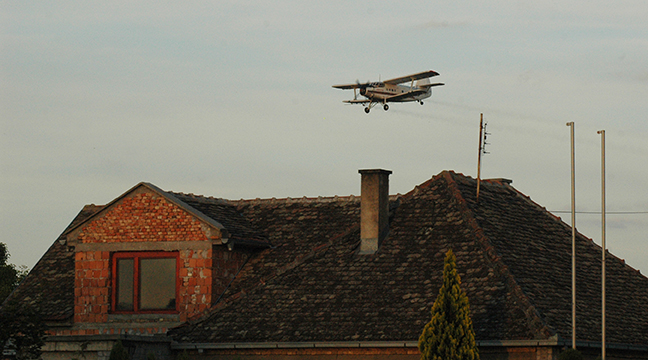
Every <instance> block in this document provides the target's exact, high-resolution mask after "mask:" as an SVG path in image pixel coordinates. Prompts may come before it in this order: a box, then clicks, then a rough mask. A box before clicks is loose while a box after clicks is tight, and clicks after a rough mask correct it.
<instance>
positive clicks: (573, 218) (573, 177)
mask: <svg viewBox="0 0 648 360" xmlns="http://www.w3.org/2000/svg"><path fill="white" fill-rule="evenodd" d="M567 126H569V127H570V128H571V129H570V134H571V225H572V348H573V349H576V166H575V158H576V156H575V152H576V151H575V148H574V122H573V121H572V122H568V123H567Z"/></svg>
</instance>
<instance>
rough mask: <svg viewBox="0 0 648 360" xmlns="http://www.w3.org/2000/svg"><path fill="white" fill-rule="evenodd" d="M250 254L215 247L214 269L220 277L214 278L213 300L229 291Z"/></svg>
mask: <svg viewBox="0 0 648 360" xmlns="http://www.w3.org/2000/svg"><path fill="white" fill-rule="evenodd" d="M248 257H249V254H246V253H243V252H238V251H228V250H227V249H226V248H225V247H224V246H219V247H217V248H216V247H215V248H214V250H213V269H214V273H215V274H218V276H214V277H213V298H214V300H215V299H218V297H219V296H220V295H221V294H222V293H223V292H224V291H225V289H227V286H228V285H229V283H230V282H231V281H232V279H234V277H235V276H236V274H237V273H238V271H239V269H240V268H241V267H242V266H243V264H245V261H246V260H247V258H248Z"/></svg>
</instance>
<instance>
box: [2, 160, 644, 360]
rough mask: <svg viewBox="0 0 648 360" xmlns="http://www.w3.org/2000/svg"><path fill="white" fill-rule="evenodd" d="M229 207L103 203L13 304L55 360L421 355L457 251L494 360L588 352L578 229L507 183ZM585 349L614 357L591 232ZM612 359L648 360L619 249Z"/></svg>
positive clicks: (367, 182) (131, 196) (196, 199)
mask: <svg viewBox="0 0 648 360" xmlns="http://www.w3.org/2000/svg"><path fill="white" fill-rule="evenodd" d="M360 174H361V196H359V197H357V196H345V197H339V196H335V197H319V198H299V199H291V198H287V199H274V198H273V199H255V200H225V199H219V198H212V197H204V196H197V195H192V194H183V193H174V192H168V191H164V190H161V189H159V188H157V187H155V186H154V185H152V184H147V183H140V184H138V185H136V186H135V187H133V188H132V189H130V190H128V191H127V192H126V193H124V194H123V195H121V196H119V197H118V198H116V199H115V200H113V201H112V202H111V203H109V204H107V205H104V206H95V205H88V206H86V207H84V209H83V210H82V211H81V212H80V213H79V214H78V215H77V217H76V218H75V219H74V220H73V221H72V223H71V224H70V225H69V226H68V228H67V229H66V230H65V231H64V232H63V234H62V235H61V236H60V237H59V238H58V239H57V240H56V241H55V242H54V243H53V244H52V246H51V247H50V249H49V250H48V251H47V252H46V253H45V255H44V256H43V257H42V259H41V260H40V261H39V262H38V263H37V264H36V266H35V267H34V269H33V270H32V271H31V272H30V274H29V275H28V277H27V278H26V279H25V280H24V281H23V283H21V285H20V286H19V287H18V289H17V290H16V291H15V292H14V293H13V294H12V295H11V297H12V298H14V299H19V300H21V301H22V302H23V303H25V304H32V305H33V306H36V307H38V308H39V309H40V311H41V312H42V313H43V316H44V319H45V320H46V321H47V323H48V325H49V329H50V330H49V336H48V338H47V342H46V345H45V347H44V355H43V358H44V359H64V358H68V359H69V358H80V356H81V355H83V356H85V358H86V359H104V358H107V355H108V352H109V351H110V348H111V347H112V344H114V342H115V341H116V340H117V339H121V340H122V342H123V343H124V344H125V345H126V346H127V347H128V348H129V349H130V351H131V353H132V354H133V355H135V356H136V357H139V358H145V357H146V355H147V354H148V353H154V354H155V355H156V358H157V359H171V358H173V357H174V355H175V354H178V353H179V352H182V351H187V353H188V354H189V355H190V356H191V357H193V358H196V359H233V358H240V359H258V358H272V359H288V358H289V359H297V358H299V359H313V360H315V359H318V360H319V359H329V358H341V359H359V358H367V357H371V358H375V359H403V360H405V359H417V358H418V357H419V354H418V349H417V340H418V336H419V335H420V333H421V331H422V329H423V326H424V325H425V324H426V323H427V322H428V321H429V318H430V315H429V311H430V308H431V306H432V304H433V302H434V300H435V297H436V295H437V293H438V291H439V288H440V286H441V282H442V272H443V259H444V255H445V253H446V251H447V250H448V249H452V250H453V251H454V253H455V255H456V257H457V270H458V272H459V274H460V276H461V278H462V288H463V289H464V290H465V291H466V293H467V295H468V297H469V300H470V305H471V313H472V319H473V326H474V330H475V335H476V339H477V341H478V346H479V348H480V354H481V358H482V359H555V358H556V356H557V354H558V353H559V352H560V351H561V349H563V348H565V347H568V346H570V345H571V228H570V227H569V226H568V225H567V224H565V223H564V222H562V221H561V219H560V218H558V217H556V216H554V215H553V214H551V213H549V212H548V211H547V210H546V209H544V208H543V207H541V206H540V205H538V204H536V203H534V202H533V201H532V200H531V199H530V198H529V197H527V196H525V195H524V194H522V193H520V192H519V191H517V190H516V189H515V188H513V187H512V186H511V181H510V180H506V179H491V180H482V181H481V183H480V194H479V198H477V197H476V189H477V181H476V180H475V179H472V178H470V177H467V176H464V175H462V174H457V173H454V172H450V171H444V172H441V173H440V174H438V175H436V176H434V177H433V178H431V179H430V180H428V181H426V182H424V183H423V184H421V185H419V186H416V187H415V188H414V189H413V190H412V191H410V192H408V193H407V194H404V195H389V190H388V183H389V176H390V174H391V172H390V171H386V170H380V169H377V170H361V171H360ZM576 248H577V259H576V260H577V327H576V335H577V340H578V341H577V346H578V348H579V350H581V351H582V352H584V353H585V354H586V355H587V356H588V358H592V359H594V358H595V357H596V356H597V355H598V354H599V353H600V348H601V340H600V339H601V330H600V329H601V295H600V294H601V283H600V271H601V269H600V266H601V248H600V247H599V246H598V245H596V244H595V243H594V242H592V240H591V239H588V238H586V237H584V236H582V235H580V234H578V236H577V239H576ZM606 262H607V282H606V286H607V294H608V295H607V305H606V306H607V321H606V322H607V332H606V337H607V354H608V359H648V278H646V277H645V276H643V275H642V274H641V273H640V272H639V271H637V270H635V269H633V268H632V267H630V266H629V265H627V264H625V262H624V261H623V260H621V259H619V258H616V257H615V256H613V255H612V254H609V253H608V254H607V259H606Z"/></svg>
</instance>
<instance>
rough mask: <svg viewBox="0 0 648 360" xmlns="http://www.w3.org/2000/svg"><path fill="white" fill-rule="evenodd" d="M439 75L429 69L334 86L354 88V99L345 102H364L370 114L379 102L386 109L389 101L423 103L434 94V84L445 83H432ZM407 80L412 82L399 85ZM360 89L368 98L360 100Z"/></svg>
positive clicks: (337, 87) (346, 88)
mask: <svg viewBox="0 0 648 360" xmlns="http://www.w3.org/2000/svg"><path fill="white" fill-rule="evenodd" d="M437 75H439V73H438V72H436V71H433V70H429V71H424V72H420V73H416V74H412V75H407V76H402V77H398V78H395V79H389V80H385V81H378V82H366V83H364V84H361V83H360V82H358V81H356V83H355V84H345V85H333V87H334V88H336V89H342V90H349V89H353V100H345V101H344V102H345V103H347V104H362V105H363V106H364V111H365V112H366V113H367V114H369V111H370V110H371V108H372V107H374V106H376V105H377V104H383V109H385V111H387V110H389V105H387V103H389V102H409V101H418V102H419V103H420V104H421V105H423V99H426V98H429V97H430V96H432V87H433V86H441V85H444V84H443V83H435V84H431V83H430V78H431V77H433V76H437ZM414 81H416V83H414ZM406 82H410V85H409V86H407V85H399V84H403V83H406ZM358 89H360V95H362V96H364V97H365V98H366V99H360V100H358V92H357V90H358Z"/></svg>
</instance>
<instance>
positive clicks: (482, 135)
mask: <svg viewBox="0 0 648 360" xmlns="http://www.w3.org/2000/svg"><path fill="white" fill-rule="evenodd" d="M486 125H488V123H484V114H483V113H481V114H480V118H479V153H478V154H477V196H476V201H477V202H479V187H480V185H481V156H482V154H488V152H487V151H486V145H489V143H487V142H486V138H487V136H488V135H490V133H488V132H486Z"/></svg>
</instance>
